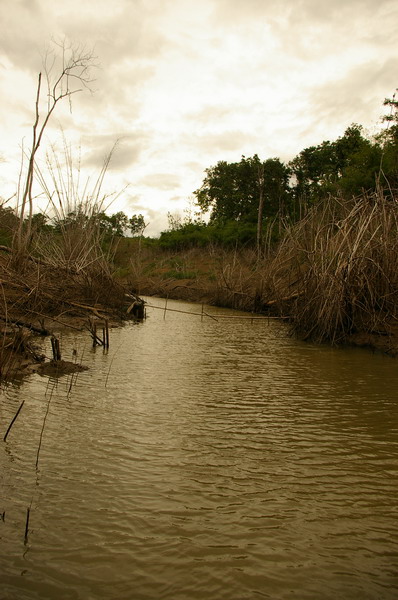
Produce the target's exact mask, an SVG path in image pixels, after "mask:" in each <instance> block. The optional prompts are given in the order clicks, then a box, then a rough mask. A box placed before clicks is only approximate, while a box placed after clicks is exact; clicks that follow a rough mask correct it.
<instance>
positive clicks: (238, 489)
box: [0, 300, 398, 600]
mask: <svg viewBox="0 0 398 600" xmlns="http://www.w3.org/2000/svg"><path fill="white" fill-rule="evenodd" d="M151 302H152V303H154V302H157V303H158V304H159V305H160V306H162V305H164V304H163V301H161V300H157V301H156V300H151ZM168 306H169V307H171V306H173V307H177V308H179V309H182V310H193V311H195V310H196V311H197V307H193V306H192V305H189V304H184V303H177V302H174V303H172V302H170V301H169V304H168ZM218 310H219V309H215V308H211V309H210V308H209V311H211V312H212V313H217V312H218ZM220 312H222V313H223V314H225V313H226V311H225V310H223V311H220ZM148 315H149V316H148V319H147V321H146V322H144V323H142V324H139V325H133V324H129V325H126V326H125V327H124V328H121V329H117V330H112V332H111V348H110V350H109V353H108V354H104V353H103V351H102V350H101V349H97V350H96V351H95V352H94V351H92V349H91V348H90V342H89V340H88V339H87V336H86V334H82V335H78V336H76V335H75V334H72V335H70V336H69V335H68V336H65V337H64V340H63V348H64V356H65V358H68V353H69V355H70V356H72V351H73V350H74V349H76V350H77V352H78V356H81V355H82V354H83V362H84V363H85V364H87V365H88V366H89V367H90V370H89V371H86V372H83V373H79V374H78V376H77V377H76V375H75V376H74V379H75V380H74V383H73V385H72V386H71V379H70V376H68V377H63V378H60V379H59V380H58V381H56V380H49V379H48V378H44V377H40V376H38V375H34V376H32V377H30V378H29V379H28V380H27V381H26V382H25V383H24V385H23V386H20V387H17V386H11V387H10V388H8V389H7V390H6V391H5V393H4V394H3V396H2V398H1V405H0V425H1V431H0V433H2V432H3V431H5V429H6V428H7V425H8V423H9V421H10V419H11V418H12V416H13V414H15V411H16V409H17V408H18V406H19V404H20V402H21V401H22V399H25V405H24V408H23V411H22V412H21V415H20V416H19V418H18V420H17V422H16V423H15V425H14V427H13V429H12V432H11V434H10V435H9V438H8V439H7V443H6V444H4V445H3V448H2V450H1V452H0V456H1V458H0V460H1V465H0V467H1V476H2V481H1V498H0V515H1V514H2V513H3V511H5V516H4V520H0V553H1V571H0V582H1V584H2V588H1V589H2V590H3V592H2V593H3V596H4V598H6V599H7V600H8V599H12V600H13V599H18V600H20V599H25V598H27V599H31V598H32V599H33V598H40V599H47V598H48V599H50V598H51V599H52V598H57V599H61V600H63V599H68V600H69V599H75V598H76V599H80V598H81V599H93V600H94V599H95V600H97V599H106V600H108V599H109V600H114V599H126V600H128V599H134V600H141V599H142V600H144V599H145V600H146V599H148V600H152V599H155V598H156V599H158V598H163V599H170V600H171V599H173V600H183V599H184V600H185V599H187V600H191V599H193V600H195V599H201V600H202V599H209V600H213V599H214V600H222V599H226V600H245V599H252V598H257V597H259V598H272V599H282V598H297V599H300V600H301V599H307V598H308V599H322V600H323V599H326V600H328V599H330V600H332V599H333V600H335V599H336V598H344V599H361V600H363V599H364V600H366V599H376V598H377V599H383V600H385V599H391V600H392V599H395V598H396V597H397V594H398V552H397V542H398V539H397V537H398V535H397V533H398V526H397V516H398V515H397V507H398V500H397V493H396V490H397V489H398V486H397V483H398V476H397V464H398V462H397V458H398V406H397V400H396V390H397V389H398V385H397V384H398V372H397V371H398V370H397V365H396V361H394V360H392V359H390V358H388V357H384V356H381V355H376V354H375V355H372V354H371V353H368V352H366V351H362V350H355V349H349V350H339V349H330V348H327V347H319V346H313V345H306V344H302V343H300V342H298V341H295V340H294V339H291V338H290V337H289V336H288V335H287V331H286V328H285V326H284V325H283V324H281V323H279V322H275V321H271V322H270V323H268V322H267V321H254V322H253V323H251V322H250V321H247V320H242V321H240V320H236V319H233V320H232V319H231V320H219V321H217V322H216V321H214V320H210V319H207V320H205V319H203V320H202V319H201V318H200V317H198V316H191V315H186V314H180V313H167V315H166V318H165V319H164V314H163V312H162V311H160V310H155V309H148ZM47 411H48V415H47V419H46V424H45V430H44V432H43V436H42V442H41V447H40V456H39V465H38V469H37V470H36V468H35V464H36V459H37V450H38V444H39V440H40V435H41V431H42V426H43V419H44V417H45V414H46V412H47ZM2 435H3V433H2ZM28 506H31V511H30V521H29V535H28V539H27V543H26V544H24V532H25V523H26V509H27V507H28ZM3 596H1V597H3Z"/></svg>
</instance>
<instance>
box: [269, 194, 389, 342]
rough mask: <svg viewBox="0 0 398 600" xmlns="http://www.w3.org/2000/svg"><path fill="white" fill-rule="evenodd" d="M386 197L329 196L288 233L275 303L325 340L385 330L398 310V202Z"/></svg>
mask: <svg viewBox="0 0 398 600" xmlns="http://www.w3.org/2000/svg"><path fill="white" fill-rule="evenodd" d="M397 200H398V199H397V197H395V198H393V199H389V200H386V199H385V196H384V194H383V193H382V191H381V190H380V191H378V192H377V193H375V194H373V195H363V196H362V197H360V198H357V199H355V200H352V201H344V200H342V199H338V198H337V199H336V198H329V200H327V201H325V202H324V203H322V204H321V205H319V206H317V207H314V208H313V209H312V210H311V211H309V213H308V214H307V215H306V217H305V218H303V219H302V220H301V221H300V222H299V223H297V224H295V225H293V226H291V227H289V228H287V230H286V233H285V236H284V239H283V241H282V242H281V243H280V245H279V247H278V250H277V252H276V254H275V255H274V257H273V258H272V260H271V261H270V262H269V264H268V268H267V269H266V275H265V276H264V286H265V289H266V290H267V297H268V298H269V297H272V296H274V298H275V299H276V302H277V303H278V304H279V308H280V310H281V311H286V300H287V299H290V302H289V311H290V314H291V317H292V323H293V327H294V330H295V331H296V332H297V333H299V334H300V335H301V336H302V337H304V338H307V339H311V340H314V341H317V342H331V343H340V342H344V341H345V340H346V339H347V337H348V336H349V335H350V334H351V333H354V332H356V331H368V332H371V331H382V332H383V331H385V327H386V325H387V324H388V323H390V322H391V319H396V318H397V309H398V271H397V261H398V204H397Z"/></svg>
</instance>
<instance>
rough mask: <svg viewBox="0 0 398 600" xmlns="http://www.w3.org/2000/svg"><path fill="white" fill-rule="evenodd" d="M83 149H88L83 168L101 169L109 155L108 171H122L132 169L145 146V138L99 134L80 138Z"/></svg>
mask: <svg viewBox="0 0 398 600" xmlns="http://www.w3.org/2000/svg"><path fill="white" fill-rule="evenodd" d="M82 145H83V149H86V148H89V150H88V151H87V152H86V155H85V157H84V166H86V167H97V168H101V167H102V165H103V164H104V160H105V159H106V158H107V157H108V156H109V155H111V160H110V163H109V167H108V171H123V170H125V169H126V168H127V167H132V166H133V165H134V164H136V163H137V162H138V160H139V158H140V155H141V153H142V151H143V148H144V146H145V136H142V137H141V136H139V135H137V136H135V135H132V134H131V135H120V136H119V135H117V134H99V135H96V136H87V135H86V136H83V137H82Z"/></svg>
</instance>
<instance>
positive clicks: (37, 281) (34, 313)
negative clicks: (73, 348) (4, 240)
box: [0, 252, 135, 379]
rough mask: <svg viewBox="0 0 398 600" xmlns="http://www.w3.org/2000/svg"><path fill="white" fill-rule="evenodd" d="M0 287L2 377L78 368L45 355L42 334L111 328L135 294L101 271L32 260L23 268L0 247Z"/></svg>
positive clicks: (125, 316) (123, 317) (125, 314)
mask: <svg viewBox="0 0 398 600" xmlns="http://www.w3.org/2000/svg"><path fill="white" fill-rule="evenodd" d="M0 286H1V292H0V293H1V297H0V355H1V361H0V378H1V379H6V378H9V377H12V376H14V375H15V374H23V373H29V372H32V371H33V370H34V371H38V372H40V373H43V374H44V373H46V374H52V375H60V374H63V373H70V372H72V371H73V372H75V371H76V369H81V366H79V365H76V364H75V363H68V362H65V361H61V360H56V361H53V360H51V359H52V358H54V357H45V356H44V355H43V354H42V351H41V349H40V346H41V344H40V336H55V338H56V337H58V336H59V334H60V333H61V331H63V330H65V329H72V330H78V331H82V330H84V329H87V330H88V331H87V335H88V336H89V335H90V333H89V330H90V329H91V328H92V327H93V324H94V323H98V324H100V325H101V326H102V324H103V323H104V322H107V324H108V326H109V327H113V326H117V325H119V324H121V323H122V322H123V321H124V320H127V319H128V318H131V317H132V316H133V315H132V314H131V313H128V312H127V309H128V307H129V305H130V306H131V304H132V302H133V301H134V299H135V297H134V296H131V295H127V292H128V290H127V288H126V287H125V286H124V285H122V284H121V283H118V282H116V281H115V280H114V279H113V278H111V277H109V276H108V275H106V274H104V273H101V271H98V272H97V273H96V272H94V273H91V275H90V276H88V275H87V273H85V274H83V273H73V272H67V271H65V270H60V269H54V268H53V267H50V266H47V265H45V264H43V263H40V264H38V263H36V262H34V261H32V260H31V259H30V261H29V262H28V264H27V265H26V268H25V269H22V268H15V267H13V266H12V265H11V263H10V258H9V255H7V254H5V255H3V253H1V252H0ZM49 359H50V361H51V362H48V360H49ZM46 361H47V362H46Z"/></svg>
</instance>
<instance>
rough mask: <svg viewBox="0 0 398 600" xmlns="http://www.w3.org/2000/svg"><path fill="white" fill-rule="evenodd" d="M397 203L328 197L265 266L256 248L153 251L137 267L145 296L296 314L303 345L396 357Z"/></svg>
mask: <svg viewBox="0 0 398 600" xmlns="http://www.w3.org/2000/svg"><path fill="white" fill-rule="evenodd" d="M397 262H398V204H397V201H396V198H395V197H394V196H393V195H389V197H388V198H386V195H385V194H383V193H382V192H381V191H380V192H378V193H375V194H373V195H363V196H361V197H360V198H356V199H353V200H350V201H346V200H342V199H339V198H329V199H328V200H327V201H325V202H323V203H322V204H319V205H318V206H316V207H314V208H313V209H311V210H310V211H309V212H308V213H307V215H306V216H305V217H304V218H303V219H302V220H300V221H299V222H298V223H296V224H294V225H291V226H286V227H285V232H284V235H283V237H282V240H281V242H280V243H279V245H278V246H277V247H276V248H275V247H274V248H268V250H267V251H266V253H265V257H264V258H262V259H261V260H259V259H258V257H257V253H256V252H255V251H254V250H250V249H240V250H238V249H237V250H234V251H231V250H223V249H220V248H217V247H209V248H207V249H199V248H194V249H190V250H187V251H185V252H178V253H171V252H164V251H159V250H156V249H155V248H146V249H144V250H143V251H142V253H141V255H140V256H139V255H138V254H137V253H136V254H135V255H134V257H133V258H131V260H130V269H129V279H130V281H131V285H132V286H133V287H134V288H135V290H136V291H137V292H138V293H142V294H149V295H162V296H169V297H171V298H182V299H187V300H193V301H205V302H208V303H210V304H216V305H220V306H226V307H232V308H236V309H240V310H247V311H258V312H268V313H271V314H274V315H275V314H277V315H280V316H288V317H289V318H290V323H291V326H292V330H293V332H294V333H295V334H297V335H299V336H300V337H301V338H303V339H307V340H312V341H315V342H321V343H322V342H325V343H331V344H345V343H355V344H360V345H369V346H371V347H376V348H380V349H382V350H384V351H386V352H388V353H390V354H396V353H397V349H398V344H397V332H398V320H397V317H398V272H397Z"/></svg>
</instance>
